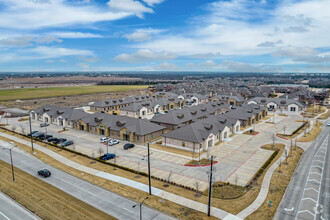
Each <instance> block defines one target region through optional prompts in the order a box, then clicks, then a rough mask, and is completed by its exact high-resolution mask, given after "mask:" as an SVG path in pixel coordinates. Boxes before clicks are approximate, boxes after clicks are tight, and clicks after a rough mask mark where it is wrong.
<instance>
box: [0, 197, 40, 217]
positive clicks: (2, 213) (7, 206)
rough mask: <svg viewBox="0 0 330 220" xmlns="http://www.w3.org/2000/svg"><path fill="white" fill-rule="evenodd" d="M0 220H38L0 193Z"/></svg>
mask: <svg viewBox="0 0 330 220" xmlns="http://www.w3.org/2000/svg"><path fill="white" fill-rule="evenodd" d="M0 204H1V205H0V220H11V219H13V220H15V219H24V220H38V219H40V218H38V217H37V216H35V215H34V214H32V213H31V212H30V211H28V210H26V209H25V208H24V207H22V206H21V205H19V204H18V203H16V202H15V201H14V200H12V199H11V198H9V197H8V196H6V195H5V194H3V193H1V192H0Z"/></svg>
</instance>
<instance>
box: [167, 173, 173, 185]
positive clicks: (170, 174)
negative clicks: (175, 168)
mask: <svg viewBox="0 0 330 220" xmlns="http://www.w3.org/2000/svg"><path fill="white" fill-rule="evenodd" d="M172 174H173V173H172V170H171V171H170V173H169V174H168V176H167V178H166V181H167V182H168V183H169V182H171V178H172Z"/></svg>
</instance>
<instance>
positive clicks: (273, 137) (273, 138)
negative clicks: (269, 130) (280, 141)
mask: <svg viewBox="0 0 330 220" xmlns="http://www.w3.org/2000/svg"><path fill="white" fill-rule="evenodd" d="M272 140H273V148H274V147H275V141H276V134H275V133H274V134H273V136H272Z"/></svg>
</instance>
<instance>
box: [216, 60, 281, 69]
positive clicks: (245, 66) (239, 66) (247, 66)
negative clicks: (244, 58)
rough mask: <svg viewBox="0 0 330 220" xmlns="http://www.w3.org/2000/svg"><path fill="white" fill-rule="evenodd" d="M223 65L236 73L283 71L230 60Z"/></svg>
mask: <svg viewBox="0 0 330 220" xmlns="http://www.w3.org/2000/svg"><path fill="white" fill-rule="evenodd" d="M222 64H223V66H224V67H225V68H226V69H228V70H230V71H234V72H278V71H281V70H282V69H281V68H278V67H275V68H274V67H267V66H261V65H252V64H247V63H241V62H236V61H229V60H226V61H223V62H222Z"/></svg>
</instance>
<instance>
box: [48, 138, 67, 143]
mask: <svg viewBox="0 0 330 220" xmlns="http://www.w3.org/2000/svg"><path fill="white" fill-rule="evenodd" d="M65 141H66V139H65V138H56V140H53V141H51V142H52V143H53V144H60V143H63V142H65Z"/></svg>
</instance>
